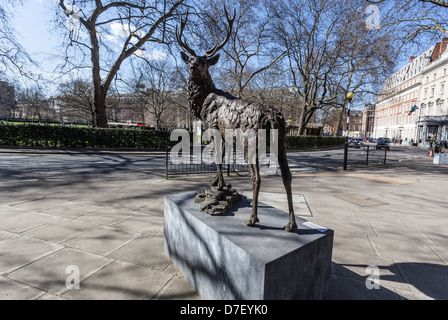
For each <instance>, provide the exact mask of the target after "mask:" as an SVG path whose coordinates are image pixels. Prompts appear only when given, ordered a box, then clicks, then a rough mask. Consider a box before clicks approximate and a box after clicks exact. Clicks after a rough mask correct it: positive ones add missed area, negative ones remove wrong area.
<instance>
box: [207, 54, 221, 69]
mask: <svg viewBox="0 0 448 320" xmlns="http://www.w3.org/2000/svg"><path fill="white" fill-rule="evenodd" d="M218 60H219V53H218V54H217V55H216V56H213V57H211V58H210V59H208V60H207V62H208V65H209V66H213V65H215V64H216V63H217V62H218Z"/></svg>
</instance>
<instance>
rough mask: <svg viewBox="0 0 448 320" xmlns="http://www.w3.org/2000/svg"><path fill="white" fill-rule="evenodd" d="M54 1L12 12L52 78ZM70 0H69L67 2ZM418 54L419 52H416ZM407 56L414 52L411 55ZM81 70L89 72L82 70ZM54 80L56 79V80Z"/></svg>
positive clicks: (158, 55) (150, 52) (115, 37)
mask: <svg viewBox="0 0 448 320" xmlns="http://www.w3.org/2000/svg"><path fill="white" fill-rule="evenodd" d="M55 1H56V0H23V6H19V7H17V8H16V9H17V10H16V11H15V12H14V27H15V29H16V31H17V33H18V34H19V36H18V39H17V40H18V41H19V43H21V45H22V46H23V47H24V48H25V50H26V51H27V52H28V53H29V55H30V56H31V57H32V58H33V60H35V61H36V62H38V64H39V66H38V69H35V70H34V71H35V72H36V73H38V74H40V75H41V76H43V77H44V78H47V79H54V78H56V76H57V75H58V74H57V73H55V68H56V66H57V64H58V63H59V62H60V60H58V59H56V58H54V55H55V54H58V53H59V51H60V50H61V47H58V45H59V43H60V41H61V38H62V37H61V36H59V35H58V32H57V31H54V27H55V24H54V22H53V21H52V19H54V18H55V17H54V16H55V14H54V12H53V11H52V10H51V7H54V5H55ZM66 2H69V1H66ZM125 33H126V32H125V31H124V30H123V28H122V27H120V25H119V24H118V23H115V24H112V25H111V26H110V34H109V35H106V38H107V39H108V40H109V41H110V43H112V44H113V43H115V44H116V49H117V50H118V48H119V47H118V45H119V44H120V43H121V41H120V40H119V38H120V37H123V36H124V35H125ZM146 49H147V50H146V51H145V52H139V54H142V55H143V54H145V55H146V56H147V57H149V58H150V59H153V60H158V59H163V58H164V54H163V53H162V52H160V51H158V50H156V49H151V48H146ZM416 54H418V53H416ZM410 55H414V53H413V54H410ZM408 59H409V57H408V56H404V57H403V61H402V62H400V63H398V65H397V70H398V69H400V68H401V67H402V66H403V65H404V64H406V63H407V61H408ZM82 72H88V71H87V70H84V71H82ZM55 82H56V81H55ZM46 94H47V95H48V96H50V95H55V94H57V83H55V84H53V85H52V86H50V87H49V90H48V92H46Z"/></svg>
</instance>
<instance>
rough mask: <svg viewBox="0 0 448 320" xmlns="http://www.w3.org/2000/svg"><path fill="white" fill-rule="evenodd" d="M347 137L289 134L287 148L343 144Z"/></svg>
mask: <svg viewBox="0 0 448 320" xmlns="http://www.w3.org/2000/svg"><path fill="white" fill-rule="evenodd" d="M346 139H347V138H346V137H331V136H288V137H287V138H286V148H287V149H290V150H291V149H305V148H320V147H332V146H342V145H344V143H345V141H346Z"/></svg>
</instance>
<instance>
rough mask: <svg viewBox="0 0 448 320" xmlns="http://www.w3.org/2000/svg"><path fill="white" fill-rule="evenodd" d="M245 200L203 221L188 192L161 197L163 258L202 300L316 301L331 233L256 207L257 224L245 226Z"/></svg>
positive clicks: (322, 289) (323, 284)
mask: <svg viewBox="0 0 448 320" xmlns="http://www.w3.org/2000/svg"><path fill="white" fill-rule="evenodd" d="M250 212H251V207H250V204H249V202H248V201H247V200H246V198H244V197H243V201H242V202H241V203H240V205H239V206H238V207H236V208H234V209H233V210H231V211H230V212H229V213H228V214H227V215H225V216H209V215H207V214H204V213H202V212H200V211H199V204H197V203H194V192H186V193H179V194H174V195H169V196H166V197H165V216H164V233H165V254H166V255H167V256H168V257H169V258H170V259H171V260H172V261H173V263H174V264H175V265H176V266H177V267H178V268H179V269H180V271H181V272H182V273H183V274H184V276H185V278H186V279H187V280H188V281H189V282H190V283H191V284H192V285H193V287H194V288H195V289H196V290H197V291H198V292H199V294H200V295H201V296H202V297H203V298H204V299H216V300H227V299H238V300H239V299H242V300H262V299H270V300H272V299H281V300H287V299H322V298H324V297H325V293H326V290H327V288H328V280H329V276H330V266H331V253H332V247H333V231H332V230H326V231H324V232H321V231H322V230H320V231H318V230H316V229H315V228H313V227H308V226H305V225H304V224H303V223H306V222H307V221H306V220H304V219H300V218H296V220H297V225H298V230H296V232H293V233H289V232H286V231H284V230H283V226H284V225H286V224H287V223H288V214H287V213H286V212H283V211H280V210H278V209H276V208H273V207H270V206H267V205H264V204H262V203H259V207H258V217H259V219H260V223H258V224H257V225H256V226H255V227H252V228H250V227H246V226H245V225H244V221H246V220H247V219H248V218H249V215H250Z"/></svg>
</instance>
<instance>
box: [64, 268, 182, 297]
mask: <svg viewBox="0 0 448 320" xmlns="http://www.w3.org/2000/svg"><path fill="white" fill-rule="evenodd" d="M172 277H173V274H171V273H168V272H164V271H160V270H153V269H150V268H146V267H142V266H137V265H135V264H132V263H127V262H123V261H115V262H113V263H111V264H109V265H107V266H106V267H105V268H103V269H101V270H100V271H98V272H97V273H95V274H94V275H92V276H91V277H89V278H88V279H86V280H85V281H82V282H81V285H80V289H79V290H76V289H72V290H69V291H67V292H66V293H64V294H63V295H62V297H64V298H69V299H76V300H128V299H129V300H137V299H147V300H149V299H152V298H153V297H154V296H155V295H156V293H157V292H159V291H160V290H161V289H162V288H163V287H164V286H165V285H166V284H167V283H168V282H169V281H170V280H171V278H172Z"/></svg>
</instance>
